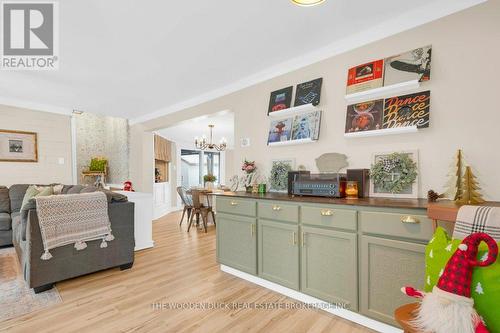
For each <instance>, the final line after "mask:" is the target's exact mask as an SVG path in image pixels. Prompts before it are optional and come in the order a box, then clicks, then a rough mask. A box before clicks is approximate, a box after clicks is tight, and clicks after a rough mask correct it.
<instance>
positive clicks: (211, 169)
mask: <svg viewBox="0 0 500 333" xmlns="http://www.w3.org/2000/svg"><path fill="white" fill-rule="evenodd" d="M220 164H221V163H220V153H218V152H205V151H198V150H189V149H182V150H181V179H182V186H184V187H193V186H203V185H204V184H203V176H204V175H207V174H212V175H214V176H215V177H217V181H216V182H215V184H217V185H218V184H219V181H220V175H221V172H220Z"/></svg>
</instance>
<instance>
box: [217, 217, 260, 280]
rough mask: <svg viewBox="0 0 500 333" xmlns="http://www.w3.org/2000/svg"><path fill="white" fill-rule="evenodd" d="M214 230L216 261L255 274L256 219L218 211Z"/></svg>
mask: <svg viewBox="0 0 500 333" xmlns="http://www.w3.org/2000/svg"><path fill="white" fill-rule="evenodd" d="M216 230H217V259H218V261H219V262H220V263H221V264H224V265H227V266H231V267H233V268H236V269H239V270H241V271H243V272H246V273H250V274H253V275H257V219H256V218H251V217H246V216H237V215H231V214H225V213H218V214H217V229H216Z"/></svg>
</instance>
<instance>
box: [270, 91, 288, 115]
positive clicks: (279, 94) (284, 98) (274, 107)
mask: <svg viewBox="0 0 500 333" xmlns="http://www.w3.org/2000/svg"><path fill="white" fill-rule="evenodd" d="M292 93H293V86H290V87H287V88H283V89H280V90H276V91H273V92H272V93H271V98H270V100H269V109H268V110H267V114H270V113H271V112H275V111H280V110H284V109H288V108H289V107H290V106H291V105H292Z"/></svg>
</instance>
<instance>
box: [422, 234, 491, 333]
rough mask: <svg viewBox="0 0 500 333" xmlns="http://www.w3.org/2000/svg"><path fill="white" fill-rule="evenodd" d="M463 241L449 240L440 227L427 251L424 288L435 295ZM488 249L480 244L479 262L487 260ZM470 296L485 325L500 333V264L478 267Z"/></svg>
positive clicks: (474, 274) (473, 278) (473, 274)
mask: <svg viewBox="0 0 500 333" xmlns="http://www.w3.org/2000/svg"><path fill="white" fill-rule="evenodd" d="M461 242H462V240H461V239H450V237H449V236H448V234H447V233H446V231H445V230H444V229H443V228H441V227H439V228H437V229H436V232H435V233H434V237H433V238H432V239H431V240H430V242H429V244H428V245H427V247H426V249H425V274H426V276H425V288H424V290H425V291H426V292H430V291H432V288H433V287H434V286H435V285H436V284H437V282H438V280H439V277H440V276H441V274H442V272H443V270H444V267H445V266H446V263H447V262H448V260H449V259H450V258H451V256H452V255H453V254H454V253H455V251H456V250H457V248H458V245H460V243H461ZM499 247H500V246H499ZM487 253H488V246H487V245H486V244H485V243H481V245H480V246H479V253H478V259H480V260H485V259H486V255H487ZM471 294H472V295H471V296H472V298H473V299H474V307H475V308H476V310H477V312H478V313H479V315H481V317H483V319H484V321H485V322H486V326H487V327H488V329H489V331H490V333H500V310H499V304H500V260H497V261H496V262H495V263H494V264H493V265H490V266H487V267H476V268H475V269H474V272H473V273H472V286H471Z"/></svg>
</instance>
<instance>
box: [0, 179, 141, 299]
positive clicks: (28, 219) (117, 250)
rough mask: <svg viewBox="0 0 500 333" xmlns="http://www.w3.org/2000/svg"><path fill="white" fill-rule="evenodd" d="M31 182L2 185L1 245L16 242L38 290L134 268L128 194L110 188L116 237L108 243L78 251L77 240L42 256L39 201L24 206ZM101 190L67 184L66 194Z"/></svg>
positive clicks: (31, 283)
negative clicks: (82, 277)
mask: <svg viewBox="0 0 500 333" xmlns="http://www.w3.org/2000/svg"><path fill="white" fill-rule="evenodd" d="M28 187H29V185H27V184H16V185H12V186H11V187H10V188H9V189H7V188H6V187H0V246H6V245H14V247H15V250H16V253H17V256H18V258H19V262H20V264H21V268H22V271H23V274H24V278H25V280H26V282H27V284H28V285H29V287H30V288H34V290H35V292H36V293H39V292H42V291H45V290H48V289H51V288H52V287H53V285H54V283H55V282H58V281H62V280H66V279H70V278H73V277H77V276H81V275H85V274H89V273H93V272H97V271H100V270H104V269H108V268H112V267H120V268H121V269H122V270H123V269H127V268H131V267H132V265H133V262H134V246H135V241H134V203H132V202H128V201H126V197H123V196H121V195H119V194H116V193H113V192H109V191H108V192H106V196H107V198H108V214H109V219H110V222H111V229H112V230H113V235H114V237H115V239H114V240H113V241H111V242H108V247H106V248H100V241H99V240H97V241H90V242H87V245H88V247H87V248H86V249H85V250H82V251H76V250H75V248H74V246H73V244H71V245H66V246H62V247H58V248H55V249H52V250H51V251H50V252H51V254H52V256H53V257H52V259H50V260H46V261H45V260H41V259H40V256H41V255H42V253H43V252H44V251H43V244H42V238H41V234H40V227H39V225H38V216H37V212H36V205H35V204H34V203H33V205H32V207H31V208H30V209H25V210H21V204H22V201H23V198H24V194H25V192H26V190H27V189H28ZM95 190H97V189H96V188H94V187H84V186H81V185H74V186H72V185H65V186H64V188H63V194H78V193H83V192H92V191H95Z"/></svg>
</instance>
